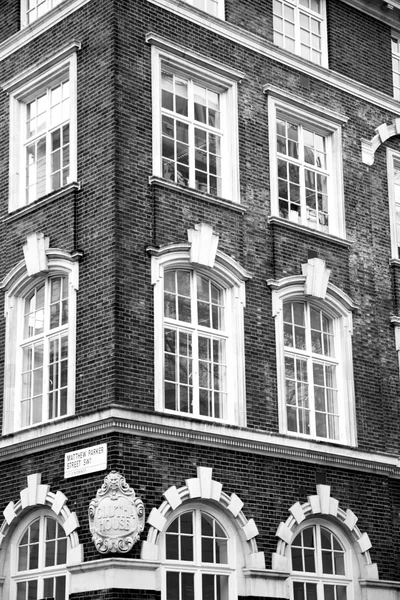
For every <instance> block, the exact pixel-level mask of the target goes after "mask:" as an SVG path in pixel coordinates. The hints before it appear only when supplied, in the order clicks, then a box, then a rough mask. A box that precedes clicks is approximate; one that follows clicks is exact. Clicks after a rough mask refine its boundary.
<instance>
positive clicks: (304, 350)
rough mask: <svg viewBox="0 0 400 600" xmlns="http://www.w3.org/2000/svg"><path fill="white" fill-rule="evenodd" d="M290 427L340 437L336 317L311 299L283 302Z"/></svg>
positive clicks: (332, 438)
mask: <svg viewBox="0 0 400 600" xmlns="http://www.w3.org/2000/svg"><path fill="white" fill-rule="evenodd" d="M283 339H284V347H285V404H286V418H287V429H288V431H290V432H295V433H301V434H306V435H311V436H313V437H321V438H327V439H331V440H339V439H340V431H339V405H338V384H337V370H338V358H337V351H336V349H335V321H334V319H333V318H332V317H331V316H330V315H328V314H327V313H326V312H324V311H323V310H321V309H320V308H319V307H317V306H313V305H312V304H310V303H309V302H304V301H301V302H300V301H295V302H284V303H283Z"/></svg>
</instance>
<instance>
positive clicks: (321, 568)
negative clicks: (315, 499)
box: [290, 522, 352, 600]
mask: <svg viewBox="0 0 400 600" xmlns="http://www.w3.org/2000/svg"><path fill="white" fill-rule="evenodd" d="M350 555H351V551H350V549H349V548H348V547H347V544H346V546H345V545H344V544H343V542H342V540H341V539H340V538H339V536H338V535H336V534H335V533H334V532H333V531H332V530H331V529H330V528H328V526H326V527H325V526H324V524H323V523H319V522H317V523H315V524H314V525H311V526H310V525H307V526H305V527H303V528H302V529H301V530H300V532H299V533H298V534H297V535H296V536H295V537H294V539H293V541H292V544H291V549H290V558H291V570H292V575H291V587H292V594H291V598H293V600H347V599H348V598H349V597H351V595H352V594H351V589H352V560H351V556H350Z"/></svg>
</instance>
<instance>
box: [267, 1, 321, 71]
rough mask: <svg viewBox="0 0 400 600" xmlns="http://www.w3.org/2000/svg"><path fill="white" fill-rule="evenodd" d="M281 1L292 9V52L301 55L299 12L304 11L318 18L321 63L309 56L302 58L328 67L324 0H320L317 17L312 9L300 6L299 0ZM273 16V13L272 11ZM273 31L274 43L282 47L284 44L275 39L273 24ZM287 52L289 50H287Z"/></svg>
mask: <svg viewBox="0 0 400 600" xmlns="http://www.w3.org/2000/svg"><path fill="white" fill-rule="evenodd" d="M281 1H282V2H283V4H287V5H289V6H291V7H292V8H293V10H294V30H295V31H294V43H295V49H294V54H296V55H297V56H301V41H300V37H301V36H300V13H301V12H302V13H305V14H306V15H309V16H310V17H313V18H314V19H316V20H319V22H320V23H321V63H319V62H317V61H313V60H312V59H311V58H310V59H307V58H304V60H307V61H308V62H312V63H314V64H317V65H319V64H320V65H321V66H322V67H328V33H327V23H326V22H327V18H326V4H325V0H321V15H320V17H319V18H317V14H318V13H315V12H314V11H311V10H310V9H307V8H306V7H304V6H300V5H299V0H281ZM274 18H275V13H274ZM273 31H274V43H275V44H276V45H277V46H279V48H284V46H281V45H280V44H278V43H277V41H276V40H275V26H274V27H273ZM288 52H290V50H288Z"/></svg>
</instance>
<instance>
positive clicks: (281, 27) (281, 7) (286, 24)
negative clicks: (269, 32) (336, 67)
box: [273, 0, 327, 66]
mask: <svg viewBox="0 0 400 600" xmlns="http://www.w3.org/2000/svg"><path fill="white" fill-rule="evenodd" d="M273 13H274V42H275V44H277V46H280V47H281V48H284V49H285V50H288V51H289V52H293V53H295V54H298V55H299V56H301V57H302V58H305V59H307V60H310V61H312V62H314V63H316V64H317V65H323V66H327V45H326V16H325V0H273Z"/></svg>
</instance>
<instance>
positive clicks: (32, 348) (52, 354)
mask: <svg viewBox="0 0 400 600" xmlns="http://www.w3.org/2000/svg"><path fill="white" fill-rule="evenodd" d="M44 260H46V262H47V264H46V267H47V270H46V271H44V272H39V273H35V276H29V274H28V272H27V268H26V265H25V262H24V261H22V262H21V263H19V264H18V265H17V266H16V268H15V269H13V270H12V271H11V272H10V273H9V274H8V275H7V277H6V278H5V280H4V281H3V283H2V287H3V289H4V290H5V291H6V368H5V411H4V424H3V433H10V432H12V431H17V430H19V429H22V428H26V427H31V426H32V425H38V424H40V423H46V422H48V421H50V420H53V419H57V418H60V417H63V416H66V415H70V414H73V412H74V395H75V390H74V386H75V315H76V291H77V288H78V263H77V262H76V259H74V258H73V257H72V256H71V255H70V254H69V253H67V252H63V251H61V250H57V249H51V250H47V251H46V253H45V256H44Z"/></svg>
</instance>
